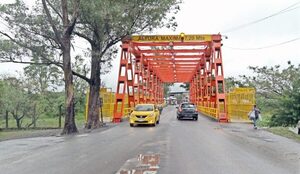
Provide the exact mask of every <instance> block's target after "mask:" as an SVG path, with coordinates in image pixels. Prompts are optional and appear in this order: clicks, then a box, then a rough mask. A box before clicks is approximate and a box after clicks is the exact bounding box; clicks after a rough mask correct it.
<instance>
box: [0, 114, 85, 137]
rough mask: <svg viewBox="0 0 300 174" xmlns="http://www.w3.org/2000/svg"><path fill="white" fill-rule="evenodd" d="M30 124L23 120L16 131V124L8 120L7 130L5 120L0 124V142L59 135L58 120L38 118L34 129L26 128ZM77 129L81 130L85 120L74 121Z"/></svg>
mask: <svg viewBox="0 0 300 174" xmlns="http://www.w3.org/2000/svg"><path fill="white" fill-rule="evenodd" d="M30 122H31V120H30V119H29V118H24V119H23V121H22V129H20V130H18V129H17V126H16V122H15V120H13V119H9V121H8V125H9V129H4V128H5V120H3V119H2V120H1V122H0V129H1V128H2V131H0V141H1V140H8V139H15V138H26V137H37V136H53V135H57V134H59V133H61V131H62V129H59V124H58V122H59V120H58V118H40V119H38V120H37V123H36V128H32V127H31V128H27V125H28V124H29V123H30ZM61 122H62V123H61V127H63V126H64V118H62V121H61ZM75 122H76V126H77V128H78V129H79V128H83V127H84V125H85V120H84V118H83V117H81V118H80V117H79V118H76V120H75Z"/></svg>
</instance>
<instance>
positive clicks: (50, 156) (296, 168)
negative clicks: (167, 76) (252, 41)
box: [0, 106, 300, 174]
mask: <svg viewBox="0 0 300 174" xmlns="http://www.w3.org/2000/svg"><path fill="white" fill-rule="evenodd" d="M175 112H176V111H175V108H174V107H172V106H170V107H167V108H165V109H164V110H163V114H162V115H161V120H160V124H159V125H157V126H156V127H149V126H138V127H133V128H131V127H129V124H128V122H122V123H120V124H117V125H111V126H110V128H109V129H104V130H102V131H98V132H93V133H89V134H81V135H76V136H72V137H43V138H27V139H17V140H8V141H3V142H0V174H16V173H22V174H115V173H117V172H120V171H121V170H122V169H124V170H126V169H127V170H133V169H135V170H143V168H142V167H143V166H141V165H140V163H141V161H142V160H141V158H143V159H144V157H145V156H147V155H148V156H151V155H152V157H153V159H154V157H155V159H156V161H155V160H154V161H155V162H154V163H155V164H151V165H150V166H151V167H153V166H154V168H155V169H154V168H152V169H151V170H152V171H156V170H158V173H162V174H253V173H255V174H266V173H272V174H300V143H298V142H295V141H293V140H289V139H287V138H283V137H280V136H277V135H273V134H271V133H268V132H266V131H264V130H261V129H258V130H254V129H253V128H252V125H249V124H238V123H230V124H225V123H224V124H221V123H218V122H215V121H214V120H211V119H209V118H207V117H204V116H201V115H200V117H199V120H198V121H188V120H185V121H178V120H177V119H176V116H175ZM140 154H142V155H140ZM141 156H143V157H141ZM157 158H159V159H157ZM149 161H150V163H151V161H152V162H153V160H152V159H150V158H149V159H148V162H149ZM136 165H137V167H136V168H134V166H136ZM148 167H149V165H148ZM152 173H155V172H152Z"/></svg>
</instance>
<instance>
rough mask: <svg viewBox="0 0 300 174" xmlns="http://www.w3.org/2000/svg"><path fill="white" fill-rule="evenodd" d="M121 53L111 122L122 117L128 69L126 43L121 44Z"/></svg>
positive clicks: (117, 120)
mask: <svg viewBox="0 0 300 174" xmlns="http://www.w3.org/2000/svg"><path fill="white" fill-rule="evenodd" d="M121 47H122V52H121V58H120V67H119V74H118V83H117V91H116V99H115V105H114V117H113V122H120V121H121V118H122V116H123V110H124V102H125V90H126V85H127V84H126V83H127V68H128V47H129V45H128V43H123V44H122V46H121Z"/></svg>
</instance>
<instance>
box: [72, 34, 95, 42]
mask: <svg viewBox="0 0 300 174" xmlns="http://www.w3.org/2000/svg"><path fill="white" fill-rule="evenodd" d="M74 34H76V35H77V36H79V37H81V38H83V39H85V40H87V41H88V42H89V43H90V44H91V45H92V44H94V41H93V40H92V39H91V38H89V37H88V36H86V35H84V34H82V33H79V32H77V31H74Z"/></svg>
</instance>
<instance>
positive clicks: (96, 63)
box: [86, 45, 101, 129]
mask: <svg viewBox="0 0 300 174" xmlns="http://www.w3.org/2000/svg"><path fill="white" fill-rule="evenodd" d="M100 60H101V59H100V48H99V46H96V45H92V63H91V65H92V67H91V78H90V84H89V85H90V93H89V105H88V112H89V113H88V122H87V125H86V128H88V129H91V128H93V129H94V128H98V127H100V120H99V107H100V100H99V92H100V84H101V81H100V68H101V67H100Z"/></svg>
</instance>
